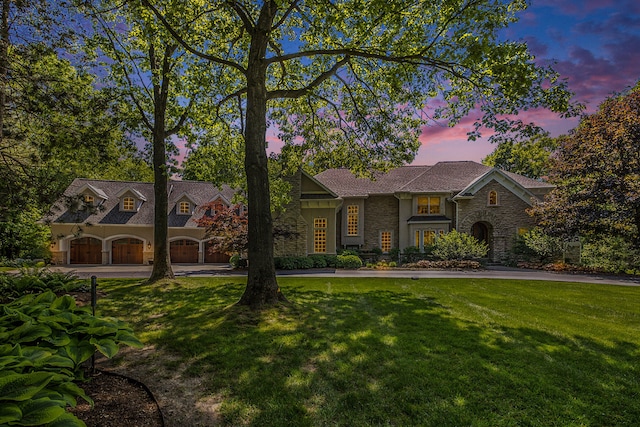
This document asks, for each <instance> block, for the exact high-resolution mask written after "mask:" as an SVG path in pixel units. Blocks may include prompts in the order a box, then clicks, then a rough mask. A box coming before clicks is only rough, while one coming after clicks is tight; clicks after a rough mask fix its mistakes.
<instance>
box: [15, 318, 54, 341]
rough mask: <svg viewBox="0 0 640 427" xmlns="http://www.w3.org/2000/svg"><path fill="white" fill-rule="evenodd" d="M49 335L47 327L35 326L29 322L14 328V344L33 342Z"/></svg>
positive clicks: (49, 329)
mask: <svg viewBox="0 0 640 427" xmlns="http://www.w3.org/2000/svg"><path fill="white" fill-rule="evenodd" d="M49 335H51V328H50V327H48V326H47V325H37V324H33V323H31V322H29V323H25V324H24V325H22V326H20V327H18V328H16V329H15V330H14V332H13V336H14V337H16V338H15V342H19V343H21V342H34V341H37V340H39V339H41V338H45V337H48V336H49Z"/></svg>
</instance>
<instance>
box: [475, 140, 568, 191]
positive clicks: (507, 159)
mask: <svg viewBox="0 0 640 427" xmlns="http://www.w3.org/2000/svg"><path fill="white" fill-rule="evenodd" d="M557 146H558V142H557V140H556V139H555V138H551V137H550V136H549V134H548V133H547V132H545V133H542V134H539V135H535V136H533V137H531V138H529V139H526V140H523V141H514V140H511V139H510V140H505V141H501V142H500V143H499V144H498V145H497V146H496V148H495V150H493V152H492V153H491V154H489V155H488V156H487V157H485V158H484V159H483V160H482V163H483V164H485V165H487V166H494V167H498V168H500V169H503V170H506V171H509V172H513V173H517V174H520V175H524V176H528V177H529V178H534V179H538V178H542V177H546V176H547V175H548V174H549V170H550V167H551V157H552V155H553V153H554V151H555V150H556V148H557Z"/></svg>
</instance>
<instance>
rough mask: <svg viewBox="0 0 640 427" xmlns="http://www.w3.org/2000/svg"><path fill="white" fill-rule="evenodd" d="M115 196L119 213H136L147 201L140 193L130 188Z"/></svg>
mask: <svg viewBox="0 0 640 427" xmlns="http://www.w3.org/2000/svg"><path fill="white" fill-rule="evenodd" d="M116 196H118V198H119V199H120V212H138V211H139V210H140V207H141V206H142V204H143V203H144V202H146V201H147V198H146V197H145V196H144V195H143V194H142V193H141V192H139V191H138V190H136V189H135V188H131V187H125V188H123V189H122V190H121V191H120V192H119V193H118V194H116Z"/></svg>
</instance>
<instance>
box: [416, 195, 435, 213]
mask: <svg viewBox="0 0 640 427" xmlns="http://www.w3.org/2000/svg"><path fill="white" fill-rule="evenodd" d="M439 213H440V197H436V196H421V197H418V215H435V214H439Z"/></svg>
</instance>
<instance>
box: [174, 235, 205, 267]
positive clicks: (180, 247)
mask: <svg viewBox="0 0 640 427" xmlns="http://www.w3.org/2000/svg"><path fill="white" fill-rule="evenodd" d="M169 252H170V253H171V262H174V263H176V264H179V263H187V264H196V263H197V262H198V242H194V241H193V240H186V239H184V240H174V241H173V242H171V243H169Z"/></svg>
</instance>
